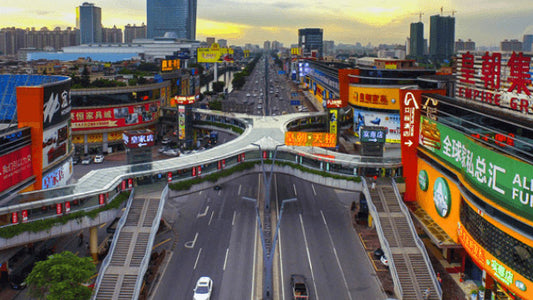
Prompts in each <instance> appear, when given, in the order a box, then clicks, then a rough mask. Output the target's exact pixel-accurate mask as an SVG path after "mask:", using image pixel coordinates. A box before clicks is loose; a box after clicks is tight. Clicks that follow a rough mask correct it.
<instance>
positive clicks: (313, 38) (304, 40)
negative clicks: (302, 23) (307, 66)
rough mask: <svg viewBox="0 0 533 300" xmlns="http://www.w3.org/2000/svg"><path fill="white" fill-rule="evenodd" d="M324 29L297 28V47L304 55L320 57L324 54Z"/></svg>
mask: <svg viewBox="0 0 533 300" xmlns="http://www.w3.org/2000/svg"><path fill="white" fill-rule="evenodd" d="M323 40H324V30H323V29H322V28H303V29H298V47H300V48H301V49H302V51H303V53H302V55H303V56H304V57H316V58H322V56H323V55H324V47H323Z"/></svg>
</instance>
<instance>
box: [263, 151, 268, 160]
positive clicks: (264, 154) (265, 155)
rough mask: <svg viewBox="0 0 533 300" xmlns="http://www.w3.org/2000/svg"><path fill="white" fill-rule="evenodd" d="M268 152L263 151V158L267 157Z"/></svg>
mask: <svg viewBox="0 0 533 300" xmlns="http://www.w3.org/2000/svg"><path fill="white" fill-rule="evenodd" d="M267 157H268V156H267V152H266V151H263V159H267Z"/></svg>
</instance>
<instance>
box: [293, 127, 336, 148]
mask: <svg viewBox="0 0 533 300" xmlns="http://www.w3.org/2000/svg"><path fill="white" fill-rule="evenodd" d="M285 145H287V146H308V147H325V148H333V147H335V146H336V145H337V135H335V134H331V133H327V132H301V131H287V132H285Z"/></svg>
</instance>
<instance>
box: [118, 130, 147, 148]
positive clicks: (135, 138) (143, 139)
mask: <svg viewBox="0 0 533 300" xmlns="http://www.w3.org/2000/svg"><path fill="white" fill-rule="evenodd" d="M122 140H123V141H124V145H126V147H127V148H130V149H132V148H144V147H152V146H153V145H154V132H153V131H151V130H149V129H146V130H132V131H124V133H123V134H122Z"/></svg>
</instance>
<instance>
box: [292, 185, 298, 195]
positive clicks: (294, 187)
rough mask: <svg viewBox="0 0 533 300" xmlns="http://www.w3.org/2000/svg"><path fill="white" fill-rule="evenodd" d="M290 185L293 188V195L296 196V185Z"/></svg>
mask: <svg viewBox="0 0 533 300" xmlns="http://www.w3.org/2000/svg"><path fill="white" fill-rule="evenodd" d="M292 187H293V189H294V196H298V193H296V185H295V184H294V183H293V184H292Z"/></svg>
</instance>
